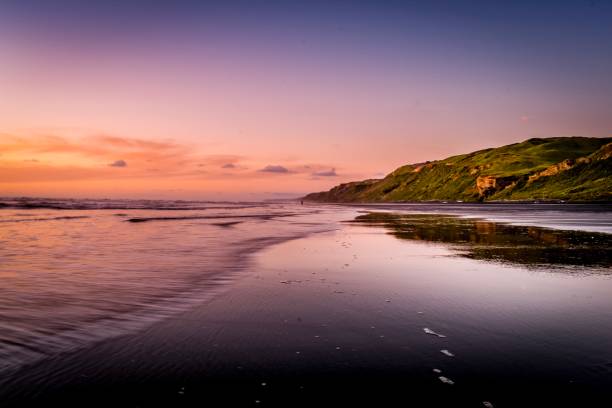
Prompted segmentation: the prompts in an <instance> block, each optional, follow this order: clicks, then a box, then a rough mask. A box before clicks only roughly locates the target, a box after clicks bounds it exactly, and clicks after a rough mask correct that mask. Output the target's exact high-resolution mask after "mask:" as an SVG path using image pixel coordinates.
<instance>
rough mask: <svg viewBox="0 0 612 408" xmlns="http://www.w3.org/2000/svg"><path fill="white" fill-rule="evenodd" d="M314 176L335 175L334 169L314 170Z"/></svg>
mask: <svg viewBox="0 0 612 408" xmlns="http://www.w3.org/2000/svg"><path fill="white" fill-rule="evenodd" d="M312 175H313V176H315V177H337V176H338V174H337V173H336V169H331V170H323V171H315V172H314V173H312Z"/></svg>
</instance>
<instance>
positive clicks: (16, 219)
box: [0, 215, 91, 223]
mask: <svg viewBox="0 0 612 408" xmlns="http://www.w3.org/2000/svg"><path fill="white" fill-rule="evenodd" d="M83 218H91V217H90V216H88V215H66V216H61V217H47V218H15V219H9V220H0V222H2V223H6V222H32V221H58V220H79V219H83Z"/></svg>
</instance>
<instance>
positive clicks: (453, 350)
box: [0, 224, 612, 407]
mask: <svg viewBox="0 0 612 408" xmlns="http://www.w3.org/2000/svg"><path fill="white" fill-rule="evenodd" d="M250 258H251V261H252V262H251V264H250V266H249V267H247V268H246V269H243V270H241V271H240V272H239V273H238V274H237V275H238V276H237V277H236V279H234V280H232V281H231V283H230V284H229V285H227V286H226V287H225V288H226V289H227V290H223V291H222V292H220V293H218V294H217V295H216V296H214V297H213V298H211V299H209V300H207V301H205V302H202V303H199V304H197V305H196V306H195V307H193V308H191V309H189V310H186V311H184V312H181V313H179V314H177V315H175V316H173V317H170V318H165V319H163V320H160V321H157V322H155V323H153V324H152V325H150V326H148V327H147V328H144V329H142V330H140V331H138V332H137V333H131V334H126V335H123V336H119V337H115V338H111V339H107V340H105V341H103V342H100V343H98V344H95V345H90V346H89V347H87V348H86V349H82V350H78V351H75V352H73V353H69V354H64V355H57V356H54V357H52V358H50V359H47V360H45V361H42V362H39V363H37V364H35V365H32V366H29V367H26V368H24V369H23V370H22V371H21V372H20V373H18V375H16V376H14V378H13V379H12V380H11V381H8V382H7V383H5V384H4V386H3V387H2V389H3V394H2V396H1V397H0V398H5V399H6V405H7V406H23V405H27V404H28V403H36V402H41V401H45V402H46V403H53V404H55V403H57V404H64V405H68V406H76V405H81V406H82V405H83V404H87V405H92V404H93V405H98V404H99V405H100V406H105V405H106V406H107V405H110V404H114V405H121V406H125V405H138V406H183V405H186V406H191V405H196V404H200V405H201V404H202V403H204V402H208V403H219V404H221V403H223V404H229V403H235V404H239V405H240V406H287V404H290V405H294V406H302V405H304V406H306V405H312V404H320V405H326V404H329V403H332V402H333V403H342V402H344V403H346V402H355V403H357V402H359V401H361V402H363V401H367V402H369V403H381V402H384V403H392V402H393V401H397V398H400V397H402V396H403V398H404V399H405V400H406V401H408V402H410V401H411V402H415V403H418V402H420V401H423V402H425V401H427V403H428V405H429V406H443V405H445V404H449V403H454V406H478V405H479V404H480V405H481V404H482V401H491V403H492V404H493V405H494V406H496V407H500V406H501V407H504V406H516V405H517V404H518V403H521V402H522V403H525V402H526V400H524V399H522V397H521V394H524V395H527V393H530V394H529V398H530V400H529V401H530V403H533V404H536V403H540V404H542V403H551V402H558V403H561V402H563V401H565V402H567V401H574V402H579V401H581V402H584V401H587V400H588V401H600V400H601V399H603V398H604V396H605V392H606V390H608V389H609V388H608V386H609V385H610V384H609V381H608V380H607V379H606V378H607V377H606V376H605V375H603V374H602V373H601V372H600V371H593V370H591V369H589V367H592V366H593V365H596V366H600V365H601V364H605V362H606V361H608V360H607V359H612V354H610V353H609V350H608V349H607V348H606V344H608V342H607V341H608V340H609V337H610V331H609V330H608V328H609V325H607V324H604V322H605V320H604V321H602V322H600V323H601V324H588V325H586V326H585V324H584V323H580V324H579V322H583V321H584V319H585V318H587V319H593V318H594V317H593V316H592V315H585V314H584V313H588V312H587V311H588V310H590V309H589V308H587V307H589V306H592V305H597V304H599V303H600V302H604V301H606V299H608V295H607V294H608V293H609V292H608V289H609V286H610V280H609V279H608V278H607V277H605V276H603V277H602V276H597V275H595V276H579V277H575V276H574V275H571V274H567V273H565V272H563V271H548V270H546V269H543V271H545V272H546V273H533V271H530V270H527V269H524V268H522V267H519V266H516V265H498V264H496V263H495V262H484V261H477V260H473V259H468V258H462V257H458V254H457V253H456V252H455V251H454V250H452V249H450V248H448V247H446V246H443V245H439V244H436V243H429V242H416V241H415V242H412V241H402V240H398V239H397V238H395V237H393V236H391V235H390V234H389V231H388V230H387V229H386V228H383V227H377V226H374V227H365V226H360V225H347V224H340V229H334V230H330V231H326V232H322V233H312V234H307V235H306V236H305V237H304V238H303V239H293V240H287V241H283V242H279V243H277V244H275V245H265V246H262V250H260V251H257V252H256V253H254V255H253V256H252V257H250ZM473 282H478V285H473ZM525 286H526V287H528V288H530V290H529V291H528V292H525V291H524V289H523V288H524V287H525ZM587 294H588V295H589V296H586V295H587ZM568 295H571V296H572V298H573V299H574V301H573V307H572V308H571V309H569V310H562V311H561V312H563V313H560V311H559V310H552V309H551V308H550V304H552V305H555V304H557V302H558V300H560V299H563V298H565V297H566V296H568ZM517 296H519V299H520V301H518V302H517ZM591 298H593V299H591ZM608 300H609V299H608ZM583 310H584V313H583V312H582V311H583ZM608 314H609V313H608ZM602 318H603V319H605V316H602ZM484 328H486V329H484ZM425 329H430V330H433V331H434V333H438V334H443V335H444V337H443V338H440V337H437V336H435V335H431V334H430V333H429V332H428V331H427V330H425ZM517 333H518V334H520V336H519V337H518V339H519V340H520V345H519V346H517V345H516V344H515V342H516V341H517V337H516V334H517ZM584 338H590V339H592V338H596V339H599V340H598V341H597V342H593V343H592V344H590V345H588V347H587V345H586V344H585V343H583V342H580V339H584ZM542 342H545V343H546V344H547V347H546V348H542V347H541V344H542ZM576 345H578V346H576ZM593 347H595V351H596V352H595V351H594V350H593ZM441 350H446V351H448V353H450V354H452V356H450V355H449V354H447V353H442V352H441ZM606 350H607V351H606ZM534 353H537V355H538V356H539V358H538V360H537V361H533V359H532V356H533V355H534ZM560 353H564V358H563V359H562V360H560V359H559V357H558V356H559V354H560ZM585 356H589V357H588V358H586V359H585ZM610 361H612V360H610ZM434 369H435V370H440V371H441V373H437V372H436V371H433V370H434ZM585 375H586V378H584V377H581V376H585ZM439 376H444V377H445V378H447V379H451V381H453V384H452V385H451V384H449V383H445V382H444V381H443V380H440V379H438V377H439ZM500 378H503V379H504V380H503V381H501V380H499V379H500ZM568 379H575V380H576V382H575V383H571V384H570V385H568V383H567V381H568ZM572 384H573V385H572ZM559 387H561V388H559ZM516 390H520V391H521V392H519V393H517V392H516ZM555 390H556V393H553V391H555ZM559 390H560V391H559ZM551 393H553V394H551ZM523 405H525V404H523ZM526 405H529V404H526Z"/></svg>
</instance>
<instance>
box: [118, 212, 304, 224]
mask: <svg viewBox="0 0 612 408" xmlns="http://www.w3.org/2000/svg"><path fill="white" fill-rule="evenodd" d="M296 215H299V214H298V213H279V214H247V215H229V214H228V215H185V216H180V217H133V218H128V219H127V220H125V221H127V222H134V223H136V222H150V221H186V220H216V219H228V218H231V219H234V218H257V219H260V220H270V219H273V218H280V217H293V216H296ZM226 224H227V223H226Z"/></svg>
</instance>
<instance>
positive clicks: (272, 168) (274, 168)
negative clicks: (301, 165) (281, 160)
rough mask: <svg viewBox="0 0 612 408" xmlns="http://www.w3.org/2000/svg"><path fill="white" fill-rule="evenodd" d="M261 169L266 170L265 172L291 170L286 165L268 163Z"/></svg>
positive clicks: (285, 171)
mask: <svg viewBox="0 0 612 408" xmlns="http://www.w3.org/2000/svg"><path fill="white" fill-rule="evenodd" d="M259 171H261V172H264V173H281V174H282V173H285V174H286V173H289V170H288V169H287V168H286V167H283V166H278V165H267V166H266V167H264V168H263V169H260V170H259Z"/></svg>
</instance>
